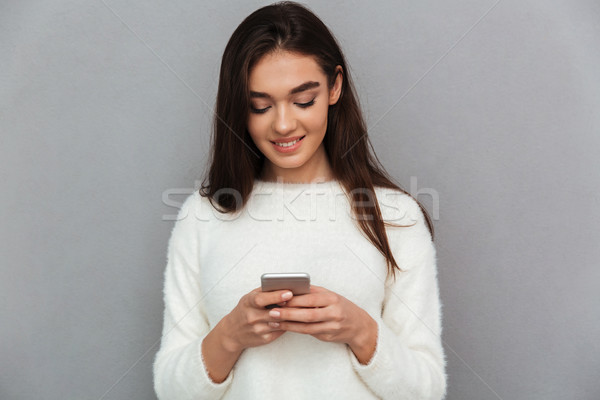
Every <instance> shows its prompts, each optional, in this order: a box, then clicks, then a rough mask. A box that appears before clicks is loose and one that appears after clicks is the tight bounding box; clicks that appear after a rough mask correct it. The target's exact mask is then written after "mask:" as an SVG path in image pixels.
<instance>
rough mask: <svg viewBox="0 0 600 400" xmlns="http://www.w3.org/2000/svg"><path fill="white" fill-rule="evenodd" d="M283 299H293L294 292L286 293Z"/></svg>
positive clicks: (282, 296)
mask: <svg viewBox="0 0 600 400" xmlns="http://www.w3.org/2000/svg"><path fill="white" fill-rule="evenodd" d="M281 298H282V299H284V300H289V299H291V298H292V292H285V293H284V294H282V295H281Z"/></svg>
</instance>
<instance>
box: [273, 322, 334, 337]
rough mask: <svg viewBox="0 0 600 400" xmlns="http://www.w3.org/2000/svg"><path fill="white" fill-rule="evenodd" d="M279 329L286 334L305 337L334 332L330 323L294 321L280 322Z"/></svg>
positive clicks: (332, 324)
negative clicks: (293, 333)
mask: <svg viewBox="0 0 600 400" xmlns="http://www.w3.org/2000/svg"><path fill="white" fill-rule="evenodd" d="M279 329H281V330H284V331H288V332H296V333H305V334H307V335H318V334H324V333H333V332H335V330H336V329H335V325H334V323H332V322H316V323H304V322H294V321H281V322H280V323H279Z"/></svg>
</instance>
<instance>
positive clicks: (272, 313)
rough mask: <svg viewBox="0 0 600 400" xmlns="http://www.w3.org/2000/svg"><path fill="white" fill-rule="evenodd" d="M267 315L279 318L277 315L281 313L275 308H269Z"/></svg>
mask: <svg viewBox="0 0 600 400" xmlns="http://www.w3.org/2000/svg"><path fill="white" fill-rule="evenodd" d="M269 315H270V316H271V317H273V318H279V316H280V315H281V313H280V312H279V311H277V310H271V311H269Z"/></svg>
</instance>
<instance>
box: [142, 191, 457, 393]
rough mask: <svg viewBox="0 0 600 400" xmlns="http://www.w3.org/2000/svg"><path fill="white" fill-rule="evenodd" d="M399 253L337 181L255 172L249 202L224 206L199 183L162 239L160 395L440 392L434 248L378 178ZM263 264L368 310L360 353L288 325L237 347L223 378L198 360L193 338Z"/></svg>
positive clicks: (418, 215)
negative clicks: (373, 327) (388, 258)
mask: <svg viewBox="0 0 600 400" xmlns="http://www.w3.org/2000/svg"><path fill="white" fill-rule="evenodd" d="M375 194H376V197H377V200H378V202H379V205H380V208H381V212H382V214H383V218H384V220H385V221H390V222H393V223H395V224H401V225H412V224H413V222H415V224H414V225H413V226H411V227H400V228H396V227H389V226H388V227H386V230H387V235H388V240H389V243H390V246H391V248H392V252H393V254H394V257H395V259H396V262H397V263H398V265H399V266H400V268H401V269H402V270H403V271H404V272H399V271H398V272H397V278H396V280H394V279H393V278H386V273H387V269H386V268H387V267H386V263H385V258H384V257H383V256H382V255H381V253H380V252H379V251H378V250H377V249H376V248H375V246H373V244H372V243H371V242H370V241H369V240H368V239H366V237H365V236H364V235H363V233H362V230H361V229H360V228H359V227H358V221H357V220H356V219H355V218H354V216H353V215H352V212H351V209H350V205H349V202H348V199H347V197H346V195H345V193H344V191H343V189H342V187H341V186H340V185H339V183H338V182H336V181H329V182H321V183H317V184H314V183H313V184H301V183H285V184H284V183H277V182H265V181H256V183H255V186H254V189H253V192H252V196H251V198H250V200H249V202H248V203H247V205H246V207H244V208H243V209H241V210H239V211H238V212H236V213H234V214H221V213H219V212H218V211H217V210H215V209H214V208H213V207H212V206H211V204H210V203H209V201H208V199H207V198H204V197H202V196H200V195H199V194H198V192H197V191H196V192H195V193H194V194H192V195H190V196H189V197H188V198H187V199H186V201H185V203H184V204H183V206H182V208H181V210H180V212H179V215H178V218H177V221H176V222H175V225H174V228H173V231H172V233H171V238H170V240H169V247H168V254H167V264H166V268H165V274H164V279H165V281H164V304H165V309H164V325H163V331H162V340H161V346H160V349H159V351H158V352H157V354H156V356H155V359H154V388H155V391H156V393H157V395H158V398H159V399H161V400H166V399H168V400H200V399H250V400H252V399H267V400H269V399H278V400H279V399H282V398H285V399H286V400H290V399H311V400H312V399H346V400H351V399H357V400H358V399H360V400H365V399H376V398H381V399H395V400H398V399H407V400H408V399H411V400H412V399H430V400H437V399H442V398H444V397H445V394H446V380H447V376H446V372H445V369H446V359H445V355H444V350H443V347H442V343H441V333H442V324H441V320H442V312H441V308H442V304H441V302H440V298H439V289H438V282H437V267H436V251H435V247H434V244H433V242H432V240H431V235H430V233H429V231H428V229H427V227H426V224H425V220H424V217H423V213H422V212H421V210H420V209H419V207H418V205H417V203H416V202H415V201H414V200H413V199H412V198H411V197H410V196H407V195H405V194H403V193H401V192H399V191H395V190H392V189H385V188H380V187H377V188H376V190H375ZM265 272H308V273H309V274H310V276H311V283H312V284H314V285H318V286H322V287H325V288H327V289H329V290H332V291H334V292H336V293H338V294H340V295H342V296H344V297H346V298H347V299H349V300H351V301H352V302H354V303H355V304H357V305H358V306H359V307H361V308H363V309H364V310H366V311H367V312H368V313H369V314H370V315H371V316H372V317H373V318H374V319H375V321H377V324H378V339H377V348H376V351H375V354H374V355H373V357H372V359H371V360H370V361H369V363H368V364H367V365H362V364H360V363H359V362H358V360H357V359H356V357H355V356H354V354H353V353H352V351H351V350H350V348H349V347H348V346H347V345H345V344H341V343H332V342H324V341H320V340H318V339H316V338H314V337H312V336H310V335H303V334H298V333H295V332H286V333H285V334H283V335H282V336H281V337H279V338H278V339H276V340H275V341H273V342H271V343H270V344H267V345H264V346H258V347H253V348H248V349H246V350H244V352H243V353H242V355H241V357H240V358H239V359H238V361H237V362H236V364H235V366H234V368H233V370H232V371H231V373H230V374H229V376H228V377H227V379H226V380H225V381H224V382H222V383H218V384H217V383H214V382H213V381H211V380H210V378H209V377H208V374H207V371H206V369H205V366H204V363H203V359H202V353H201V343H202V340H203V338H204V337H205V336H206V334H207V333H208V332H209V331H210V330H211V329H212V328H213V327H214V326H215V325H216V324H217V322H219V321H220V320H221V319H222V318H223V317H224V316H225V315H226V314H227V313H229V312H230V311H231V310H232V309H233V308H234V307H235V306H236V305H237V303H238V301H239V299H240V298H241V297H242V296H243V295H244V294H246V293H248V292H249V291H251V290H253V289H255V288H256V287H258V286H260V276H261V275H262V274H263V273H265Z"/></svg>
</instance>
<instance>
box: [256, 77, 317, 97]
mask: <svg viewBox="0 0 600 400" xmlns="http://www.w3.org/2000/svg"><path fill="white" fill-rule="evenodd" d="M319 86H320V84H319V82H313V81H309V82H304V83H303V84H302V85H300V86H296V87H295V88H293V89H292V90H290V95H292V94H296V93H300V92H304V91H305V90H309V89H313V88H316V87H319ZM250 97H252V98H268V99H270V98H271V96H270V95H268V94H266V93H263V92H253V91H250Z"/></svg>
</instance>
